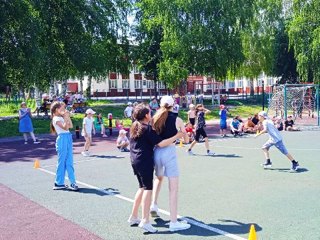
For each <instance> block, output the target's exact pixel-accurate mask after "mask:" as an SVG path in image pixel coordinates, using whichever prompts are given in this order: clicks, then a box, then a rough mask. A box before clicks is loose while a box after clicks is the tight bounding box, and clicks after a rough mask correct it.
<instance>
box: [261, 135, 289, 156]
mask: <svg viewBox="0 0 320 240" xmlns="http://www.w3.org/2000/svg"><path fill="white" fill-rule="evenodd" d="M272 146H275V147H276V148H278V149H279V150H280V152H282V153H283V154H284V155H287V154H288V150H287V149H286V147H285V146H284V144H283V142H282V141H279V142H276V143H275V142H273V141H272V140H270V139H269V140H268V141H267V142H266V143H265V144H264V145H263V146H262V149H267V150H269V149H270V147H272Z"/></svg>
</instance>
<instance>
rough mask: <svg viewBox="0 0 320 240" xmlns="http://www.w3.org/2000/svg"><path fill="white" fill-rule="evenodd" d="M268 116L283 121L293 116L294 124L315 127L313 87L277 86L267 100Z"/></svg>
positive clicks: (314, 91) (314, 92)
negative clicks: (279, 118)
mask: <svg viewBox="0 0 320 240" xmlns="http://www.w3.org/2000/svg"><path fill="white" fill-rule="evenodd" d="M268 114H269V116H270V117H271V116H276V117H281V118H282V119H283V120H285V118H286V117H288V116H293V119H294V121H295V123H296V124H300V125H316V124H317V114H316V88H315V86H314V85H279V86H274V87H273V93H272V96H271V97H270V99H269V107H268Z"/></svg>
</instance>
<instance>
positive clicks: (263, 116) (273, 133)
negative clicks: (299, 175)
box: [256, 111, 299, 171]
mask: <svg viewBox="0 0 320 240" xmlns="http://www.w3.org/2000/svg"><path fill="white" fill-rule="evenodd" d="M258 116H259V121H260V122H262V125H263V130H262V131H261V132H260V133H258V134H257V135H256V137H258V136H260V135H261V134H264V133H268V134H269V139H268V141H267V142H266V143H265V144H264V145H263V146H262V151H263V152H264V155H265V158H266V162H265V163H263V164H262V166H263V167H264V168H270V167H272V162H271V160H270V156H269V149H270V147H272V146H275V147H276V148H278V149H279V150H280V152H281V153H282V154H284V155H285V156H286V157H287V158H288V159H289V161H291V164H292V167H291V170H293V171H297V170H298V169H299V163H298V162H297V161H295V160H294V158H293V157H292V155H291V154H290V153H289V152H288V150H287V149H286V147H285V145H284V144H283V142H282V137H281V135H280V132H279V131H278V129H277V128H276V126H275V125H274V124H273V122H272V120H270V119H269V118H268V115H267V113H266V112H264V111H262V112H259V114H258Z"/></svg>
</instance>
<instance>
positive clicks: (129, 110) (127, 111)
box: [124, 102, 133, 118]
mask: <svg viewBox="0 0 320 240" xmlns="http://www.w3.org/2000/svg"><path fill="white" fill-rule="evenodd" d="M132 112H133V107H132V103H131V102H128V106H127V107H126V109H125V110H124V116H125V117H126V118H131V117H132Z"/></svg>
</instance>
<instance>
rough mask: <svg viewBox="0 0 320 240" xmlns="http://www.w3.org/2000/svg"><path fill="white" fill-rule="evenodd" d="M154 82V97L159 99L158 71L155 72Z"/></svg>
mask: <svg viewBox="0 0 320 240" xmlns="http://www.w3.org/2000/svg"><path fill="white" fill-rule="evenodd" d="M153 82H154V96H155V98H156V99H158V91H157V82H158V77H157V71H154V72H153Z"/></svg>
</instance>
